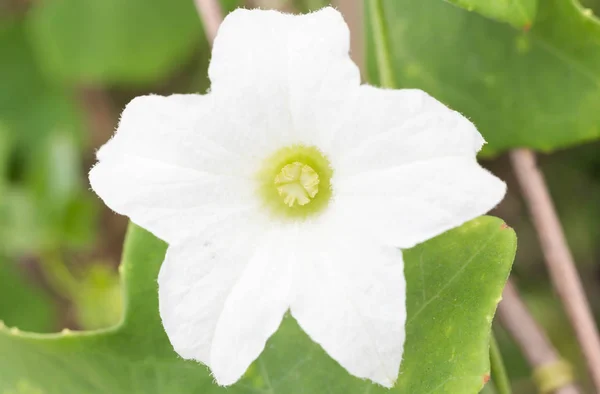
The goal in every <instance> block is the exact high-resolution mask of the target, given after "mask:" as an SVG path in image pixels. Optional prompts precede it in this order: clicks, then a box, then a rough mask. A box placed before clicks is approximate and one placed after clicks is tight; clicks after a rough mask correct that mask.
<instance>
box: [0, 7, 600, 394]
mask: <svg viewBox="0 0 600 394" xmlns="http://www.w3.org/2000/svg"><path fill="white" fill-rule="evenodd" d="M257 3H258V4H257ZM586 3H589V4H587V5H588V6H591V7H596V8H598V7H597V6H598V5H599V4H600V2H594V1H587V2H586ZM324 4H327V2H325V1H319V0H312V1H311V0H305V1H301V0H297V1H279V2H278V1H270V2H269V1H266V2H264V1H263V2H256V1H241V0H227V1H223V2H222V5H223V8H224V9H225V10H231V9H233V8H235V7H236V6H257V5H261V6H264V7H268V6H278V7H283V8H284V9H287V10H290V11H292V10H296V11H302V12H305V11H307V10H310V9H316V8H319V7H320V6H322V5H324ZM336 5H337V6H338V7H339V8H340V9H341V11H342V12H343V13H344V14H345V17H346V19H347V21H348V22H349V24H350V26H351V30H352V35H353V40H354V41H353V49H352V55H353V56H354V58H355V60H356V61H357V62H358V63H359V64H361V65H362V64H363V63H364V62H363V60H362V56H363V53H364V52H365V51H364V50H363V49H362V46H363V42H364V40H363V39H362V35H363V25H362V20H361V15H362V10H361V2H360V1H358V0H342V1H338V2H336ZM597 11H600V10H597ZM209 57H210V50H209V45H208V43H207V41H206V39H205V37H204V32H203V29H202V25H201V23H200V21H199V19H198V16H197V14H196V10H195V8H194V4H193V1H192V0H153V1H148V0H127V1H125V0H45V1H44V0H40V1H36V0H0V320H2V321H3V322H4V324H6V325H7V326H10V327H13V326H16V327H19V328H20V329H22V330H28V331H36V332H57V331H60V330H62V329H64V328H69V329H86V330H87V329H95V328H100V327H107V326H110V325H112V324H115V323H116V322H117V321H118V320H119V318H120V316H121V291H120V285H119V277H118V270H117V267H118V264H119V259H120V254H121V249H122V242H123V237H124V232H125V226H126V220H125V218H123V217H120V216H118V215H116V214H114V213H112V212H110V211H109V210H108V209H107V208H106V207H105V206H104V205H103V203H102V202H101V201H100V199H98V198H97V197H96V196H95V195H94V194H93V193H92V192H91V191H90V190H89V185H88V181H87V176H86V175H87V171H88V170H89V168H90V167H91V166H92V165H93V163H94V152H95V150H96V149H97V148H98V147H99V146H101V145H102V144H103V143H104V142H106V141H107V140H108V139H109V138H110V136H111V135H112V133H113V131H114V129H115V127H116V124H117V122H118V117H119V112H120V110H121V109H122V108H123V106H124V105H125V104H126V103H127V102H128V101H129V100H131V99H132V98H133V97H135V96H137V95H141V94H148V93H156V94H170V93H191V92H204V91H206V89H207V88H208V86H209V82H208V80H207V77H206V71H207V66H208V61H209ZM598 104H599V105H598V108H599V110H600V103H598ZM599 151H600V144H598V143H590V144H587V145H583V146H579V147H575V148H571V149H568V150H564V151H559V152H554V153H552V154H547V155H544V156H542V157H541V158H540V160H541V165H542V168H543V171H544V173H545V175H546V178H547V180H548V183H549V185H550V188H551V192H552V194H553V196H554V199H555V203H556V205H557V209H558V210H559V213H560V216H561V219H562V223H563V225H564V228H565V232H566V234H567V237H568V241H569V244H570V245H571V247H572V250H573V253H574V256H575V259H576V261H577V263H578V267H579V270H580V273H581V277H582V279H583V281H584V282H585V286H586V290H587V293H588V295H589V299H590V301H591V303H592V306H593V308H594V311H595V313H596V316H598V317H600V264H599V260H600V242H598V241H599V240H600V155H599V154H598V152H599ZM483 163H484V165H485V166H486V167H488V168H489V169H491V170H492V171H493V172H494V173H496V174H497V175H498V176H500V177H501V178H502V179H505V180H506V181H507V183H508V185H509V193H508V195H507V197H506V199H505V200H504V202H503V203H502V204H501V206H499V207H498V208H497V210H496V211H495V212H493V214H495V215H497V216H499V217H501V218H503V219H504V220H505V221H506V222H507V223H508V224H509V225H510V226H512V227H514V228H515V230H516V232H517V235H518V237H519V247H518V253H517V260H516V262H515V266H514V270H513V278H515V280H516V281H517V283H518V285H519V287H520V288H521V290H522V292H523V296H524V298H525V299H526V301H527V303H528V304H529V306H530V307H531V309H532V312H533V313H534V314H535V316H536V317H537V318H538V320H539V322H540V323H541V324H542V325H543V326H544V327H545V328H546V330H547V331H548V333H549V335H550V337H551V339H552V341H553V343H554V344H555V345H556V347H557V348H558V349H559V350H560V352H561V353H562V355H563V356H564V357H566V358H567V359H569V361H571V362H572V363H573V365H575V366H576V367H577V368H576V370H577V371H579V372H578V373H577V374H578V377H579V379H580V382H581V383H582V385H584V386H585V385H586V384H587V382H586V380H585V379H586V378H585V367H584V364H583V362H582V360H581V356H580V354H579V350H578V348H577V344H576V341H575V339H574V336H573V334H572V331H571V329H570V328H569V326H568V323H567V320H566V318H565V316H564V313H563V311H562V307H561V305H560V302H559V301H558V299H557V297H556V296H555V294H554V293H553V291H552V288H551V286H550V285H549V279H548V275H547V273H546V269H545V266H544V262H543V259H542V256H541V252H540V249H539V245H538V242H537V239H536V234H535V232H534V231H533V228H532V224H531V222H530V220H529V218H528V217H527V214H526V209H525V206H524V205H523V202H522V200H521V198H520V194H519V189H518V185H517V184H516V182H515V179H514V177H513V175H512V174H511V171H510V168H509V163H508V160H507V158H506V157H505V156H498V157H495V158H493V159H486V160H484V162H483ZM495 328H496V331H497V332H498V334H499V340H500V344H501V348H502V351H503V353H504V354H505V361H506V364H507V367H508V370H509V374H510V376H511V378H512V379H513V385H514V388H515V392H517V393H532V392H535V389H534V386H533V384H532V383H531V380H530V379H529V376H530V371H529V369H528V366H527V364H526V363H525V361H524V360H523V358H522V357H521V355H520V352H519V350H518V348H517V347H516V346H515V345H514V344H513V343H512V341H511V340H510V338H509V336H508V335H506V333H505V332H504V331H503V330H502V328H501V327H500V326H499V325H498V324H496V325H495Z"/></svg>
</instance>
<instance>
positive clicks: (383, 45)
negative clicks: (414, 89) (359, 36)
mask: <svg viewBox="0 0 600 394" xmlns="http://www.w3.org/2000/svg"><path fill="white" fill-rule="evenodd" d="M365 3H366V4H367V6H368V7H369V9H368V11H369V14H370V17H371V28H372V29H373V43H374V44H375V60H376V61H377V69H378V71H379V84H380V85H381V86H382V87H384V88H395V87H396V81H395V79H394V68H393V66H392V58H391V57H390V53H391V52H390V37H389V29H388V27H387V23H386V20H385V16H384V15H383V3H382V0H368V1H366V2H365Z"/></svg>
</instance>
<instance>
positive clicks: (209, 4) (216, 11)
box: [194, 0, 223, 45]
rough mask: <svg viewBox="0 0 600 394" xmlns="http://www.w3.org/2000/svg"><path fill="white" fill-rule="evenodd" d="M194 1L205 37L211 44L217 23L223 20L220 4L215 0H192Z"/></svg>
mask: <svg viewBox="0 0 600 394" xmlns="http://www.w3.org/2000/svg"><path fill="white" fill-rule="evenodd" d="M194 3H195V4H196V10H197V11H198V16H200V19H201V20H202V25H203V26H204V31H205V32H206V38H207V39H208V42H209V43H210V45H212V43H213V41H214V40H215V37H216V36H217V31H218V30H219V25H220V24H221V22H223V10H222V9H221V4H220V3H219V2H218V1H216V0H194Z"/></svg>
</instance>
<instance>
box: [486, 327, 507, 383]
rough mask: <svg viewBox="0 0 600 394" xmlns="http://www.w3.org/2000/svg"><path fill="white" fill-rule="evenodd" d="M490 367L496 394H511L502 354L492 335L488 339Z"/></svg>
mask: <svg viewBox="0 0 600 394" xmlns="http://www.w3.org/2000/svg"><path fill="white" fill-rule="evenodd" d="M490 366H491V368H490V369H491V373H492V382H493V383H494V386H496V391H497V392H498V394H512V389H511V387H510V380H509V379H508V375H507V374H506V368H505V367H504V360H502V353H500V348H499V347H498V342H497V341H496V337H495V336H494V334H493V333H492V335H491V337H490Z"/></svg>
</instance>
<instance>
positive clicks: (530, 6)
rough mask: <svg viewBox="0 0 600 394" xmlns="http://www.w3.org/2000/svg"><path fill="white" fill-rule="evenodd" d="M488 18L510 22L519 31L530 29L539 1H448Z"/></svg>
mask: <svg viewBox="0 0 600 394" xmlns="http://www.w3.org/2000/svg"><path fill="white" fill-rule="evenodd" d="M447 1H450V2H451V3H454V4H456V5H457V6H459V7H463V8H466V9H467V10H469V11H475V12H479V13H480V14H481V15H484V16H487V17H488V18H492V19H496V20H499V21H502V22H508V23H510V24H511V25H513V26H514V27H516V28H519V29H521V28H522V29H529V28H530V27H531V25H532V24H533V20H534V19H535V13H536V11H537V4H538V0H492V1H490V0H447Z"/></svg>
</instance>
